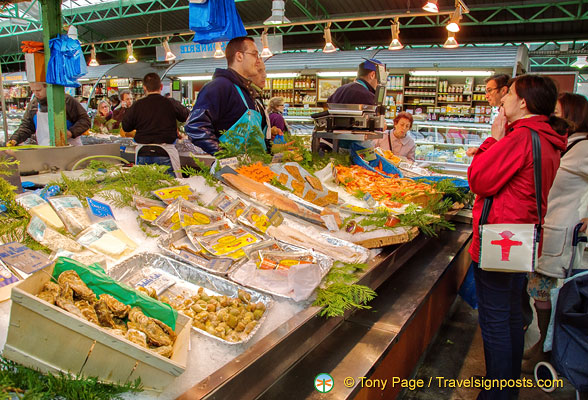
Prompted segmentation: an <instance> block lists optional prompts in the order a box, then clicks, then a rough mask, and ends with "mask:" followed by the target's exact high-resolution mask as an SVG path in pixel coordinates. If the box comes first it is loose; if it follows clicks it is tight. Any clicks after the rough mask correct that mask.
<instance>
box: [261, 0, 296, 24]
mask: <svg viewBox="0 0 588 400" xmlns="http://www.w3.org/2000/svg"><path fill="white" fill-rule="evenodd" d="M285 10H286V2H285V1H283V0H273V1H272V15H271V17H269V18H268V19H266V20H265V21H263V24H264V25H281V24H288V23H290V20H289V19H288V18H286V15H285V12H286V11H285Z"/></svg>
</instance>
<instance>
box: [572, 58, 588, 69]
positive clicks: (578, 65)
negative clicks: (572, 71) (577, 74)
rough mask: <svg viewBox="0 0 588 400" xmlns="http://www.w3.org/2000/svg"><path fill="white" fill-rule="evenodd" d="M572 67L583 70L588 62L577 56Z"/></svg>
mask: <svg viewBox="0 0 588 400" xmlns="http://www.w3.org/2000/svg"><path fill="white" fill-rule="evenodd" d="M571 65H572V67H576V68H580V69H581V68H584V67H585V66H587V65H588V61H586V56H578V57H577V58H576V61H574V62H573V63H572V64H571Z"/></svg>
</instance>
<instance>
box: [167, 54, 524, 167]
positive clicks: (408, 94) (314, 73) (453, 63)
mask: <svg viewBox="0 0 588 400" xmlns="http://www.w3.org/2000/svg"><path fill="white" fill-rule="evenodd" d="M372 58H375V59H378V60H380V61H381V62H383V63H384V64H386V67H387V71H388V73H389V76H388V85H387V93H386V99H385V103H384V104H385V105H386V106H387V108H388V110H387V113H386V118H387V122H388V125H389V126H391V125H392V119H393V118H394V116H395V115H396V114H397V113H398V112H400V111H407V112H409V113H411V114H412V115H413V117H414V119H415V123H414V125H413V129H412V131H411V135H412V137H413V139H415V141H416V143H417V145H418V151H417V160H418V161H425V162H427V164H429V165H431V166H433V167H436V168H441V169H444V170H446V171H447V172H448V173H452V174H461V175H464V174H465V171H466V170H467V167H468V166H469V164H470V162H471V158H470V157H467V156H466V154H465V150H466V149H467V148H468V147H471V146H476V145H478V144H480V143H481V142H482V141H483V140H484V139H485V138H486V137H487V136H488V135H489V134H490V126H491V122H492V121H493V118H494V115H495V113H496V110H493V109H492V107H490V106H489V104H488V102H487V101H486V98H485V95H484V90H485V82H484V79H485V78H487V77H488V76H490V75H492V74H498V73H505V74H509V75H511V76H514V75H515V74H520V73H521V72H522V71H526V70H527V69H528V65H529V59H528V50H527V48H526V47H524V46H520V47H515V46H511V47H505V46H479V47H464V48H458V49H451V50H447V49H443V48H411V49H410V50H408V49H407V50H400V51H393V52H391V51H388V50H386V49H383V50H381V49H380V50H356V51H341V52H335V53H323V52H308V53H304V52H300V53H280V54H276V55H274V56H272V57H270V58H269V59H267V60H265V64H266V71H267V74H268V79H267V83H266V87H265V88H264V100H266V101H267V100H269V99H270V98H271V97H274V96H281V97H283V98H284V102H285V109H284V119H285V120H286V121H287V122H288V124H289V125H290V127H291V129H292V131H293V132H294V133H296V134H300V135H311V134H312V131H313V129H314V122H313V120H312V118H310V115H311V114H313V113H315V112H318V111H322V110H323V108H324V107H325V106H326V99H327V98H328V96H329V95H330V94H331V93H332V92H333V91H334V90H335V89H337V88H338V87H339V86H341V85H343V84H345V83H348V82H350V81H352V80H353V79H354V78H355V75H356V70H357V66H358V65H359V64H360V63H361V62H363V61H364V59H372ZM225 67H226V61H225V60H224V59H206V58H205V59H192V60H182V61H180V62H178V63H176V64H175V65H173V66H172V67H171V68H170V69H169V70H168V71H167V72H166V76H168V77H171V78H173V79H179V80H181V81H182V82H183V84H184V85H185V88H186V89H185V90H184V91H183V93H184V95H185V96H187V97H188V98H189V99H190V100H188V101H192V100H193V99H195V98H196V95H197V92H198V90H199V89H200V88H201V87H202V86H203V85H204V84H205V83H206V82H208V81H209V80H210V79H212V73H213V72H214V70H215V68H225Z"/></svg>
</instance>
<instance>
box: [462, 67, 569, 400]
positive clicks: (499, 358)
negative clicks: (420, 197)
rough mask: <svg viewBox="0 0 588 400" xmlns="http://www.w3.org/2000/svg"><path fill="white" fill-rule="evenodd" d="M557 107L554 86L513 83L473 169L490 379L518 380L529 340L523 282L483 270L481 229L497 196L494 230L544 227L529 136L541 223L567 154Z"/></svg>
mask: <svg viewBox="0 0 588 400" xmlns="http://www.w3.org/2000/svg"><path fill="white" fill-rule="evenodd" d="M556 101H557V88H556V86H555V84H554V82H553V80H551V79H550V78H548V77H544V76H538V75H522V76H519V77H517V78H515V79H513V80H512V81H511V82H510V88H509V91H508V93H507V94H506V96H504V97H503V98H502V108H501V110H500V113H499V114H498V117H497V118H498V119H499V123H498V124H494V125H493V126H492V136H491V137H489V138H487V139H486V140H485V141H484V143H482V146H480V149H479V150H478V152H477V153H476V155H475V157H474V159H473V161H472V165H471V166H470V168H469V169H468V180H469V184H470V188H471V190H472V191H473V192H474V193H475V194H476V195H477V196H476V200H475V202H474V209H473V221H474V233H473V239H472V244H471V246H470V250H469V251H470V254H471V256H472V260H473V262H472V264H473V267H474V276H475V280H476V292H477V295H478V306H479V314H478V315H479V322H480V328H481V330H482V338H483V341H484V355H485V360H486V378H487V379H506V380H509V379H518V378H519V377H520V373H521V361H522V356H523V338H524V333H523V321H522V313H521V291H522V288H523V284H524V282H525V274H523V273H507V272H489V271H484V270H482V269H480V268H478V266H479V265H478V261H479V253H480V240H479V233H478V222H479V220H480V215H481V213H482V208H483V204H484V199H485V198H486V197H489V196H493V198H494V201H493V204H492V208H491V210H490V214H489V216H488V222H487V223H488V224H500V223H505V224H506V223H515V224H536V223H538V222H539V221H537V203H536V198H535V183H534V176H533V152H532V150H531V148H532V147H531V129H533V130H535V131H536V132H537V133H538V134H539V138H540V141H541V159H542V165H541V184H542V188H541V189H542V193H541V194H542V196H541V197H542V210H541V214H542V218H543V217H544V216H545V212H546V210H547V196H548V194H549V189H550V188H551V185H552V183H553V179H554V178H555V173H556V171H557V168H558V167H559V159H560V153H561V151H563V150H565V148H566V136H565V129H566V128H567V125H566V123H565V122H564V121H563V120H561V119H559V118H556V117H554V116H551V115H552V113H553V110H554V109H555V103H556ZM500 122H501V123H500ZM554 128H556V129H557V131H558V132H556V130H554ZM539 254H541V244H540V245H539ZM517 393H518V389H516V388H512V389H509V388H505V389H503V390H500V389H499V388H492V389H491V390H483V391H482V392H480V395H479V396H478V398H479V399H505V400H506V399H510V398H511V396H516V394H517Z"/></svg>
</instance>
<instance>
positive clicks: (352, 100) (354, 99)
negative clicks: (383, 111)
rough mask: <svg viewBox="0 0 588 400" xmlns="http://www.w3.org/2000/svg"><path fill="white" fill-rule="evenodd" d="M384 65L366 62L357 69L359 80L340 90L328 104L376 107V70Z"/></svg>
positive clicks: (372, 60)
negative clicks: (379, 65) (378, 66)
mask: <svg viewBox="0 0 588 400" xmlns="http://www.w3.org/2000/svg"><path fill="white" fill-rule="evenodd" d="M378 64H382V63H381V62H380V61H378V60H376V59H370V60H365V61H364V62H362V63H361V64H359V67H358V68H357V79H355V81H353V82H351V83H348V84H346V85H343V86H341V87H340V88H338V89H337V90H336V91H335V93H333V94H332V95H331V96H329V98H328V99H327V104H329V103H336V104H369V105H372V106H373V105H376V86H377V85H378V79H377V77H376V68H377V65H378Z"/></svg>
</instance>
